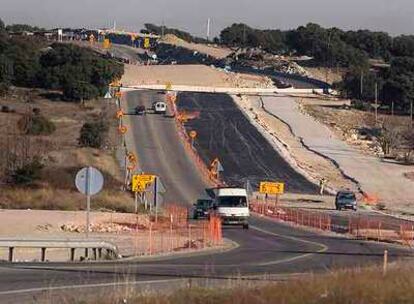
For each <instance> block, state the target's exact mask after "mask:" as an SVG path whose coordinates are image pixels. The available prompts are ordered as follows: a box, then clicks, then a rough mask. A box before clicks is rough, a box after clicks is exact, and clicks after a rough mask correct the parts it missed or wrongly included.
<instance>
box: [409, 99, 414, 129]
mask: <svg viewBox="0 0 414 304" xmlns="http://www.w3.org/2000/svg"><path fill="white" fill-rule="evenodd" d="M410 126H411V128H412V127H413V99H412V98H411V102H410Z"/></svg>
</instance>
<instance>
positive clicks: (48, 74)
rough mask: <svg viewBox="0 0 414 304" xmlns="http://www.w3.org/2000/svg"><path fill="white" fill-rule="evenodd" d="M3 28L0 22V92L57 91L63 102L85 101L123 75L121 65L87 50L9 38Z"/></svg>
mask: <svg viewBox="0 0 414 304" xmlns="http://www.w3.org/2000/svg"><path fill="white" fill-rule="evenodd" d="M21 27H22V26H19V27H18V28H21ZM6 29H7V28H6V27H5V26H4V24H3V23H2V22H1V21H0V93H3V94H4V93H5V92H6V91H7V88H8V87H9V86H10V85H14V86H21V87H30V88H44V89H53V90H60V91H62V93H63V98H64V99H65V100H75V101H76V100H84V99H86V100H88V99H93V98H96V97H98V96H102V95H104V94H105V92H106V90H107V89H108V85H109V83H111V82H112V81H113V80H114V79H119V78H120V77H121V76H122V74H123V72H124V70H123V65H121V64H119V63H117V62H115V61H112V60H108V59H105V58H101V56H100V55H99V54H97V53H95V52H94V51H92V50H90V49H87V48H81V47H79V46H76V45H72V44H59V43H54V44H52V45H49V44H48V43H47V41H45V40H42V39H40V38H35V37H24V36H22V37H9V35H8V31H7V30H6Z"/></svg>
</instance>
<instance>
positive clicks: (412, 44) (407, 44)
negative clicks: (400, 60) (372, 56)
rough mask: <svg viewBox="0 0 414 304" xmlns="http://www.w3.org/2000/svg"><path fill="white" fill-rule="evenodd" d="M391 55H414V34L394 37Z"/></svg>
mask: <svg viewBox="0 0 414 304" xmlns="http://www.w3.org/2000/svg"><path fill="white" fill-rule="evenodd" d="M392 55H393V56H395V57H414V35H410V36H408V35H402V36H398V37H396V38H394V40H393V47H392Z"/></svg>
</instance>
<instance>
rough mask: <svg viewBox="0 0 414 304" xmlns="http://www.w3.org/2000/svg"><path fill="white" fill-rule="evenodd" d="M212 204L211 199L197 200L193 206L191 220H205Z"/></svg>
mask: <svg viewBox="0 0 414 304" xmlns="http://www.w3.org/2000/svg"><path fill="white" fill-rule="evenodd" d="M212 202H213V201H212V200H211V199H199V200H197V202H196V203H195V204H194V209H193V219H195V220H197V219H200V218H207V217H208V213H209V209H210V207H211V204H212Z"/></svg>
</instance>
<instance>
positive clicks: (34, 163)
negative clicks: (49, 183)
mask: <svg viewBox="0 0 414 304" xmlns="http://www.w3.org/2000/svg"><path fill="white" fill-rule="evenodd" d="M42 169H43V164H42V162H41V161H40V160H39V159H38V158H35V159H33V160H31V161H30V162H28V163H26V164H24V165H23V166H21V167H20V168H17V169H16V170H14V172H13V173H12V180H13V183H14V184H15V185H28V184H32V183H33V182H34V181H36V180H37V179H39V178H40V173H41V171H42Z"/></svg>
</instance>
